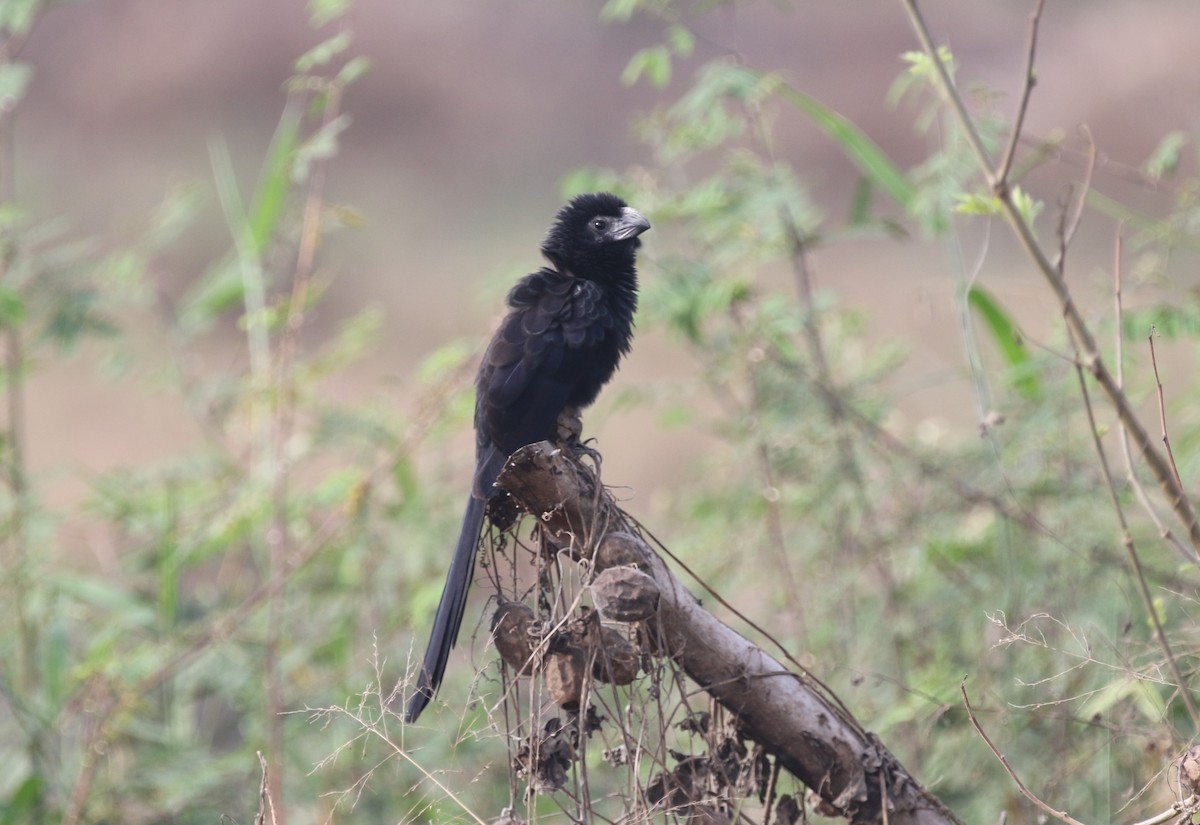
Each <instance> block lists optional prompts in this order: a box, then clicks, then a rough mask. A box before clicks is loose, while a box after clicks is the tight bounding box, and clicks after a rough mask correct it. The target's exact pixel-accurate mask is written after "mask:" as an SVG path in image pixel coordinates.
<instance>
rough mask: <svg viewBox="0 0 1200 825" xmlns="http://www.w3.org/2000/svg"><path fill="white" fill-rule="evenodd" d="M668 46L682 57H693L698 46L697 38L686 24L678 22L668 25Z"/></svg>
mask: <svg viewBox="0 0 1200 825" xmlns="http://www.w3.org/2000/svg"><path fill="white" fill-rule="evenodd" d="M667 46H669V47H670V49H671V51H672V52H674V53H675V54H677V55H679V56H680V57H691V56H692V52H693V51H694V50H695V48H696V38H695V37H693V36H692V33H691V31H690V30H688V28H687V27H686V26H680V25H678V24H676V25H672V26H668V27H667Z"/></svg>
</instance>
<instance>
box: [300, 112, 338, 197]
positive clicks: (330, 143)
mask: <svg viewBox="0 0 1200 825" xmlns="http://www.w3.org/2000/svg"><path fill="white" fill-rule="evenodd" d="M349 127H350V115H347V114H342V115H338V116H337V117H336V118H334V119H333V120H331V121H330V122H329V123H326V124H325V125H324V126H322V127H321V128H320V129H318V130H317V131H316V132H315V133H314V134H313V135H312V136H311V137H310V138H309V139H308V140H306V141H304V143H302V144H301V145H300V147H299V148H298V149H297V150H296V153H295V162H294V163H293V164H292V179H293V180H295V181H303V180H306V179H307V178H308V173H309V171H310V170H311V169H312V165H313V163H315V162H316V161H318V160H324V159H326V158H331V157H333V156H334V155H336V154H337V151H338V136H339V135H341V133H342V132H344V131H345V130H346V129H348V128H349Z"/></svg>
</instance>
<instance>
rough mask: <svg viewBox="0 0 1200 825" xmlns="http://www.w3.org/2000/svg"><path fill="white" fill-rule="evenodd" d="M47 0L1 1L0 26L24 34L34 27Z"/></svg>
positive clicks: (17, 33)
mask: <svg viewBox="0 0 1200 825" xmlns="http://www.w3.org/2000/svg"><path fill="white" fill-rule="evenodd" d="M44 2H45V0H4V2H2V3H0V28H2V29H4V30H5V31H7V32H11V33H12V34H15V35H18V36H23V35H26V34H28V33H29V30H30V29H32V28H33V23H34V21H35V20H37V16H38V14H39V13H40V12H41V10H42V5H43V3H44Z"/></svg>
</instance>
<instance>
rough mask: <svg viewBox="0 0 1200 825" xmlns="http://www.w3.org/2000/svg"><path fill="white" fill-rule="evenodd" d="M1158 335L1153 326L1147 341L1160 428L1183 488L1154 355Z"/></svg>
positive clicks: (1164, 443)
mask: <svg viewBox="0 0 1200 825" xmlns="http://www.w3.org/2000/svg"><path fill="white" fill-rule="evenodd" d="M1157 334H1158V330H1157V329H1155V328H1154V327H1153V326H1151V327H1150V335H1149V336H1147V340H1149V341H1150V363H1151V364H1153V365H1154V384H1155V386H1156V387H1158V426H1159V428H1160V429H1161V430H1162V443H1163V447H1165V448H1166V451H1167V458H1168V459H1170V461H1171V471H1172V472H1173V473H1174V474H1175V483H1176V484H1178V485H1179V486H1180V487H1182V486H1183V481H1181V480H1180V478H1179V468H1178V467H1177V466H1175V452H1174V450H1172V449H1171V437H1170V436H1169V435H1167V405H1166V403H1164V401H1163V385H1162V379H1161V378H1159V377H1158V356H1157V355H1155V353H1154V336H1155V335H1157Z"/></svg>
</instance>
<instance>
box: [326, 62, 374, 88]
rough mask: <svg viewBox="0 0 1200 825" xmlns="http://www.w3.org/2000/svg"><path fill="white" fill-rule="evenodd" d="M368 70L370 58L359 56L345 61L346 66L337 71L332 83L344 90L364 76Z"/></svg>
mask: <svg viewBox="0 0 1200 825" xmlns="http://www.w3.org/2000/svg"><path fill="white" fill-rule="evenodd" d="M370 69H371V58H369V57H366V56H365V55H361V54H360V55H359V56H358V57H354V58H351V59H350V60H348V61H346V65H345V66H342V68H341V69H340V70H338V73H337V76H336V77H334V79H333V80H334V83H336V84H337V85H339V86H341V87H343V88H344V87H346V86H349V85H350V84H351V83H353V82H354V81H356V80H358V79H359V78H360V77H362V76H363V75H365V74H366V73H367V72H368V71H370Z"/></svg>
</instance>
